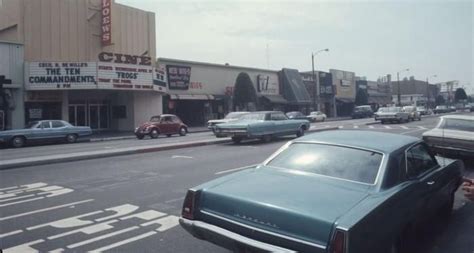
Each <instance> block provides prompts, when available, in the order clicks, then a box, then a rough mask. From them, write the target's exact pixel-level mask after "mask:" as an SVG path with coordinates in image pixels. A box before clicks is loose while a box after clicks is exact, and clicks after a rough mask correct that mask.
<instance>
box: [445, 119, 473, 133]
mask: <svg viewBox="0 0 474 253" xmlns="http://www.w3.org/2000/svg"><path fill="white" fill-rule="evenodd" d="M441 128H443V129H449V130H458V131H467V132H473V133H474V120H467V119H444V120H443V122H442V124H441Z"/></svg>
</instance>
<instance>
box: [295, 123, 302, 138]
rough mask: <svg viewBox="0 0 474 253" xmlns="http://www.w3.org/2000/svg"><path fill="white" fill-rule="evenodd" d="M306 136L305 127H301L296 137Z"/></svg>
mask: <svg viewBox="0 0 474 253" xmlns="http://www.w3.org/2000/svg"><path fill="white" fill-rule="evenodd" d="M303 135H304V127H303V126H301V127H300V128H299V129H298V131H297V132H296V137H301V136H303Z"/></svg>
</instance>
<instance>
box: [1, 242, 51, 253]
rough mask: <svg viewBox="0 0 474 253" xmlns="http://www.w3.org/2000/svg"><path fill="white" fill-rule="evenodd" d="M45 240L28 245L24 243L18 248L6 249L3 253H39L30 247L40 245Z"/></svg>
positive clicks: (28, 243)
mask: <svg viewBox="0 0 474 253" xmlns="http://www.w3.org/2000/svg"><path fill="white" fill-rule="evenodd" d="M42 242H44V240H36V241H31V242H27V243H23V244H20V245H17V246H13V247H11V248H8V249H5V250H4V251H3V253H17V252H30V253H31V252H38V251H37V250H35V249H33V248H32V247H30V246H31V245H35V244H38V243H42Z"/></svg>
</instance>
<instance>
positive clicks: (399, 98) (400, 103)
mask: <svg viewBox="0 0 474 253" xmlns="http://www.w3.org/2000/svg"><path fill="white" fill-rule="evenodd" d="M405 71H406V72H408V71H410V69H402V70H400V71H398V72H397V84H398V85H397V86H398V97H397V98H398V99H397V100H398V106H401V105H402V102H401V95H400V73H402V72H405Z"/></svg>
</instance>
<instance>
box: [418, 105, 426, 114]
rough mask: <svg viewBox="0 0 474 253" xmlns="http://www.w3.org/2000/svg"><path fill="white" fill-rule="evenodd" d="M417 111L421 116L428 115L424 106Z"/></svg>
mask: <svg viewBox="0 0 474 253" xmlns="http://www.w3.org/2000/svg"><path fill="white" fill-rule="evenodd" d="M416 111H417V112H418V113H419V114H420V115H421V116H423V115H428V109H427V108H426V107H424V106H417V107H416Z"/></svg>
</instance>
